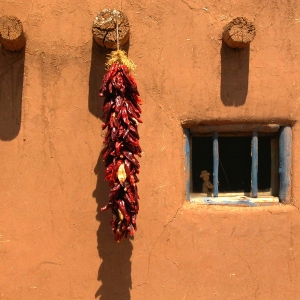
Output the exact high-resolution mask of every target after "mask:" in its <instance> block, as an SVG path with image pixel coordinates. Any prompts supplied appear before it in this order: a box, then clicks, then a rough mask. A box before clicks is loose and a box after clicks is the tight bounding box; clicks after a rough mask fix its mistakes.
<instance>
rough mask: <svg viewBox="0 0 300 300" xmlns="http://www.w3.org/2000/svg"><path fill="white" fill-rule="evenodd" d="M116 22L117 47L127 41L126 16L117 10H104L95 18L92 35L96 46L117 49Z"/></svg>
mask: <svg viewBox="0 0 300 300" xmlns="http://www.w3.org/2000/svg"><path fill="white" fill-rule="evenodd" d="M117 22H118V38H119V46H122V45H124V44H125V43H126V42H127V41H128V39H129V22H128V18H127V16H126V15H125V14H124V13H123V12H121V11H119V10H111V9H104V10H102V11H101V12H100V13H99V14H98V15H97V16H96V18H95V20H94V24H93V29H92V33H93V36H94V39H95V41H96V43H97V44H99V45H100V46H102V47H104V48H110V49H116V48H117Z"/></svg>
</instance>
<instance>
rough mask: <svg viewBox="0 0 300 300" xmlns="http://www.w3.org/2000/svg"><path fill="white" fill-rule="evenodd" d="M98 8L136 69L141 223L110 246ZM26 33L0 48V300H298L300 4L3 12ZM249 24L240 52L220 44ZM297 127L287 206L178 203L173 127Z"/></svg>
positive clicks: (157, 4)
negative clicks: (228, 31) (232, 25)
mask: <svg viewBox="0 0 300 300" xmlns="http://www.w3.org/2000/svg"><path fill="white" fill-rule="evenodd" d="M104 8H117V9H121V10H122V11H123V12H124V13H126V15H127V16H128V18H129V22H130V25H131V36H130V41H129V44H128V45H127V46H126V48H127V50H128V52H129V56H130V58H131V59H132V60H133V61H134V62H135V63H136V64H137V66H138V67H137V69H136V71H135V74H134V76H135V78H136V81H137V83H138V87H139V91H140V94H141V97H142V99H143V101H144V103H143V106H142V108H143V114H142V119H143V121H144V123H143V124H142V125H140V129H139V132H140V135H141V146H142V148H143V151H144V155H143V157H142V158H141V159H140V163H141V174H140V183H139V194H140V197H141V200H140V213H139V215H138V220H137V224H138V231H137V232H136V233H135V236H134V238H133V239H128V240H122V241H121V243H119V244H117V243H115V241H114V239H113V235H112V234H111V230H110V226H109V220H110V213H109V212H105V213H101V212H100V208H101V207H102V206H104V205H105V204H106V201H107V196H108V188H107V184H106V182H104V179H103V177H104V175H103V174H104V166H103V163H102V160H101V157H100V151H101V148H102V142H103V137H104V134H105V133H104V132H102V130H101V124H102V120H101V101H102V100H101V99H99V98H98V96H97V94H98V88H99V86H100V85H101V81H102V77H103V74H104V63H105V58H106V55H107V54H108V53H109V51H108V50H104V49H102V48H100V47H99V46H98V45H97V44H95V43H94V42H93V39H92V34H91V29H92V23H93V19H94V18H95V16H96V15H97V13H98V12H99V11H100V10H102V9H104ZM1 15H15V16H17V17H18V18H19V19H20V20H21V21H22V22H23V25H24V31H25V33H26V35H27V45H26V49H25V51H20V52H19V53H10V52H7V51H5V50H4V49H1V48H0V170H1V172H0V258H1V264H0V299H30V300H34V299H67V300H68V299H95V298H96V299H99V298H101V299H106V300H107V299H113V300H118V299H120V300H128V299H133V300H137V299H145V300H148V299H161V300H163V299H179V300H188V299H222V300H223V299H236V300H241V299H262V300H265V299H274V300H275V299H278V300H281V299H299V298H300V278H299V275H298V274H299V271H300V218H299V217H300V215H299V208H298V205H299V199H300V190H299V184H298V182H299V180H300V163H299V161H300V153H299V151H298V149H299V147H300V133H299V128H300V127H299V124H298V120H299V116H300V115H299V108H300V102H299V99H300V89H299V87H300V77H299V73H300V66H299V50H300V40H299V28H300V3H299V1H297V0H270V1H258V0H236V1H218V0H212V1H206V2H205V1H200V0H199V1H198V0H176V1H174V0H160V1H159V0H156V1H155V0H147V1H146V0H139V1H137V0H117V1H112V0H108V1H103V0H102V1H101V0H100V1H94V0H87V1H66V0H60V1H45V0H36V1H30V0H24V1H17V0H2V1H1V5H0V16H1ZM237 16H245V17H247V18H248V19H250V20H253V21H254V23H255V26H256V28H257V35H256V37H255V39H254V41H253V42H252V43H251V46H250V49H248V50H247V49H246V50H242V51H239V52H237V51H232V50H230V49H228V48H227V47H225V46H224V45H222V41H221V34H222V28H223V27H224V26H225V25H226V24H227V23H228V22H229V21H231V20H232V19H233V18H235V17H237ZM184 122H203V123H224V122H265V123H281V122H284V123H288V124H292V125H293V149H292V153H293V162H292V163H293V164H292V200H293V204H292V205H279V206H274V207H268V208H264V207H261V208H234V207H208V206H199V205H196V204H189V203H188V202H187V201H186V195H185V179H186V178H185V174H184V151H183V149H184V142H185V140H184V134H183V129H182V123H184Z"/></svg>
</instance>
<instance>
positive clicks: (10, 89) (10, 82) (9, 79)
mask: <svg viewBox="0 0 300 300" xmlns="http://www.w3.org/2000/svg"><path fill="white" fill-rule="evenodd" d="M24 61H25V48H23V49H22V50H19V51H8V50H5V49H4V48H3V47H0V140H3V141H10V140H12V139H14V138H15V137H17V135H18V134H19V131H20V127H21V114H22V95H23V81H24Z"/></svg>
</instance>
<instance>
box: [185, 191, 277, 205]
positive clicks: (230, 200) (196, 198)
mask: <svg viewBox="0 0 300 300" xmlns="http://www.w3.org/2000/svg"><path fill="white" fill-rule="evenodd" d="M190 201H191V203H200V204H209V205H232V206H268V205H276V204H278V203H279V199H278V197H261V198H251V197H247V196H235V197H207V196H201V195H199V194H194V193H193V194H191V200H190Z"/></svg>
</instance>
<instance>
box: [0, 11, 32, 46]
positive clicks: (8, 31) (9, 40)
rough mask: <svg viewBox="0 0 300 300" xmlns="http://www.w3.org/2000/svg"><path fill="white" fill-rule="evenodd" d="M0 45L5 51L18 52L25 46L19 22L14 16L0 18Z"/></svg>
mask: <svg viewBox="0 0 300 300" xmlns="http://www.w3.org/2000/svg"><path fill="white" fill-rule="evenodd" d="M0 44H1V45H2V46H3V47H4V48H5V49H7V50H10V51H18V50H21V49H22V48H23V47H24V46H25V44H26V38H25V35H24V32H23V25H22V23H21V21H20V20H19V19H18V18H17V17H15V16H3V17H1V18H0Z"/></svg>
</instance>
